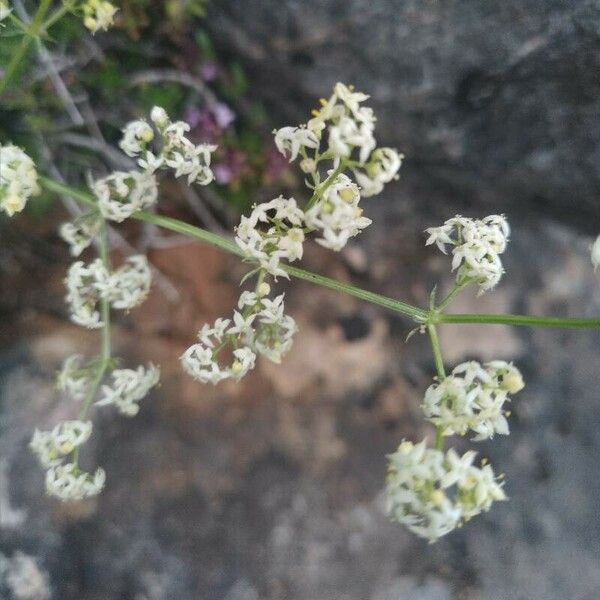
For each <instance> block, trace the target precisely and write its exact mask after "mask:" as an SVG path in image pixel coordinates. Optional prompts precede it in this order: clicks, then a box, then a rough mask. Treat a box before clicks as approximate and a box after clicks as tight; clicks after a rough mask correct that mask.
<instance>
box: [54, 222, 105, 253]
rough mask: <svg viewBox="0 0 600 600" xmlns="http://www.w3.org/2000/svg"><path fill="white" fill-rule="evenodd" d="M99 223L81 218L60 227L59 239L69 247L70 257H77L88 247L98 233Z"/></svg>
mask: <svg viewBox="0 0 600 600" xmlns="http://www.w3.org/2000/svg"><path fill="white" fill-rule="evenodd" d="M98 227H99V221H98V220H96V219H89V218H87V219H86V218H82V219H78V220H77V221H75V222H73V223H71V222H67V223H63V224H62V225H61V226H60V229H59V234H60V237H61V238H62V239H63V240H64V241H65V242H67V244H69V246H70V252H71V255H72V256H79V255H80V254H81V253H82V252H83V251H84V250H85V249H86V248H87V247H89V246H90V244H91V243H92V241H93V239H94V237H95V236H96V234H97V233H98Z"/></svg>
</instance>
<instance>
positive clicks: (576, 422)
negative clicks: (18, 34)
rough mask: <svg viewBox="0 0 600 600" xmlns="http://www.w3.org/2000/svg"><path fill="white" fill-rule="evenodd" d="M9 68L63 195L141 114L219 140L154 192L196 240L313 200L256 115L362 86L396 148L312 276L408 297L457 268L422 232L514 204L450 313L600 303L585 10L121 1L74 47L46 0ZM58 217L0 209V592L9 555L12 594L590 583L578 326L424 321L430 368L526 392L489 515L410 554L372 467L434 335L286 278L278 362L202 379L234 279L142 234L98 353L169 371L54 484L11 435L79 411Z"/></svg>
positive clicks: (422, 429) (408, 595) (264, 594)
mask: <svg viewBox="0 0 600 600" xmlns="http://www.w3.org/2000/svg"><path fill="white" fill-rule="evenodd" d="M31 4H32V5H33V4H35V3H31ZM13 5H14V8H15V10H16V11H20V12H21V13H23V11H25V12H27V11H31V10H32V9H34V8H35V7H34V6H32V5H29V4H27V3H25V4H23V3H21V2H20V1H17V2H14V3H13ZM15 39H16V38H11V37H4V38H3V39H2V41H1V43H0V64H5V61H6V57H7V56H8V55H9V53H10V51H11V48H14V44H15V43H16V42H15ZM26 67H27V68H26V69H24V70H23V72H22V73H21V77H20V80H19V82H18V83H17V84H16V85H14V86H13V87H12V89H11V91H10V92H9V93H7V94H5V96H4V97H3V98H2V101H1V102H2V105H1V113H0V134H1V139H2V140H3V141H4V140H11V141H13V142H14V143H17V144H20V145H22V146H23V147H24V148H26V149H27V151H28V152H29V153H30V154H31V155H32V156H35V158H36V160H37V162H38V163H39V164H40V165H43V170H44V171H45V172H47V173H50V174H51V175H52V176H54V177H56V178H61V177H62V178H65V179H66V180H67V181H68V182H69V183H71V184H72V185H83V184H85V182H86V178H87V177H88V176H94V177H100V176H102V175H105V174H107V173H108V172H110V171H111V170H115V169H123V168H127V167H128V159H127V157H125V156H124V155H123V154H121V152H120V151H118V150H117V149H116V143H117V141H118V139H119V130H120V128H121V127H122V125H123V124H124V123H125V122H127V121H128V120H131V119H133V118H137V117H139V116H142V115H144V114H145V113H147V111H148V110H149V109H150V108H151V107H152V106H153V105H154V104H160V105H162V106H164V107H165V108H166V109H167V111H168V112H169V113H171V114H172V115H173V116H174V117H175V118H178V117H180V118H184V119H186V120H187V121H188V122H190V123H191V124H192V126H193V129H192V134H193V136H194V138H195V139H196V140H198V141H211V142H214V143H217V144H219V150H218V152H217V157H216V160H215V169H214V170H215V175H216V182H215V183H214V184H213V185H211V186H209V187H208V188H198V189H195V190H193V191H191V192H190V191H189V190H187V191H186V188H184V187H180V186H179V184H178V183H176V182H173V181H170V180H164V181H163V182H161V198H160V204H159V209H160V211H161V212H162V213H164V214H168V215H172V216H176V217H179V218H182V219H184V220H186V221H188V222H191V223H196V224H200V225H202V226H204V227H207V228H209V229H212V230H214V231H217V232H222V231H225V230H231V227H232V224H234V223H235V222H236V221H237V219H238V218H239V214H240V212H243V211H245V210H247V209H248V208H249V206H250V205H251V204H253V203H254V202H260V201H263V200H265V199H270V198H272V197H274V196H276V195H278V194H279V193H286V194H295V195H296V196H297V197H303V196H305V195H306V189H305V188H303V186H302V179H301V177H300V174H299V172H298V171H297V170H295V168H294V167H293V166H292V167H290V166H289V165H288V164H287V162H286V161H285V159H283V158H282V157H281V156H280V155H279V154H278V153H277V152H276V150H275V147H274V145H273V143H272V136H271V133H270V132H271V130H272V129H273V128H275V127H281V126H283V125H288V124H296V123H299V122H304V121H305V120H306V119H307V117H308V114H309V111H310V109H311V108H313V107H314V106H316V104H317V102H318V98H319V97H321V96H327V95H328V94H329V92H330V90H331V88H332V86H333V84H334V83H335V82H336V81H342V82H345V83H352V84H354V85H355V86H356V87H357V88H358V89H359V90H362V91H365V92H367V93H369V94H371V100H370V104H371V105H372V106H373V108H374V109H375V111H376V114H377V116H378V123H377V130H376V137H377V139H378V141H379V142H380V143H381V144H382V145H389V146H393V147H397V148H398V149H399V150H400V151H402V152H404V153H405V154H406V161H405V164H404V165H403V167H402V170H401V179H400V180H399V181H398V182H396V183H393V184H390V185H388V186H387V188H386V190H385V192H384V193H383V194H382V195H381V196H377V197H375V198H372V199H366V200H363V203H364V208H365V212H366V214H367V216H369V217H370V218H372V219H373V225H372V226H371V227H369V228H368V229H367V230H366V231H365V232H364V233H363V234H361V235H360V236H359V237H358V238H356V240H355V241H354V242H353V243H351V244H349V246H348V247H347V248H346V249H345V250H344V251H343V252H342V253H341V254H339V255H338V254H335V255H334V254H333V253H331V252H328V251H326V250H323V249H322V248H320V247H317V246H316V245H312V244H309V245H307V246H308V247H307V251H306V257H305V259H304V261H303V263H304V265H305V266H306V267H307V268H310V269H313V270H316V271H318V272H320V273H323V274H327V275H329V276H332V277H336V278H339V279H342V280H344V281H348V282H354V283H356V284H358V285H361V286H362V287H365V288H368V289H370V290H373V291H378V292H381V293H384V294H387V295H390V296H394V297H398V298H400V299H405V300H407V301H409V302H411V303H414V304H418V305H421V306H423V305H426V304H427V299H428V295H429V292H430V290H431V288H432V287H433V285H434V284H435V283H438V284H439V285H440V286H441V288H442V290H448V289H450V287H451V285H452V276H451V275H450V273H449V261H448V260H447V258H445V257H443V256H441V255H440V254H439V253H437V252H436V251H434V250H431V249H430V248H429V249H426V248H425V247H424V235H423V229H424V228H425V227H429V226H434V225H438V224H441V222H443V221H444V220H445V219H447V218H449V217H451V216H453V215H455V214H457V213H460V214H464V215H467V216H473V217H482V216H485V215H487V214H490V213H505V214H506V215H507V217H508V219H509V221H510V223H511V224H512V229H513V233H512V241H511V243H510V245H509V249H508V251H507V253H506V254H505V255H504V259H505V260H504V263H505V266H506V270H507V274H506V275H505V277H504V279H503V281H502V282H501V284H500V285H499V286H498V288H497V289H496V290H495V291H494V292H492V293H488V294H486V295H484V296H482V297H480V298H475V297H474V296H470V295H469V294H465V295H464V296H461V297H460V299H459V300H457V301H456V303H455V305H454V307H453V309H454V310H456V311H457V312H519V313H532V314H535V313H537V314H547V315H569V316H597V315H598V314H600V286H599V285H598V283H599V282H598V276H597V275H594V273H593V270H592V266H591V264H590V260H589V247H590V243H591V241H592V238H593V236H595V235H597V234H598V233H600V219H599V216H600V204H599V203H598V196H599V192H600V143H599V140H600V120H599V118H598V115H599V114H600V79H599V77H598V73H599V67H600V4H599V3H598V2H597V1H596V0H569V1H567V0H564V1H561V0H546V1H545V2H536V3H522V2H518V1H516V0H506V1H505V2H502V3H490V2H479V1H476V0H469V1H462V2H459V1H454V0H450V1H448V2H437V1H434V0H420V1H410V0H370V1H367V0H303V1H298V0H278V1H275V0H246V1H245V2H239V1H235V0H212V1H204V0H188V1H183V0H182V1H178V0H168V1H165V2H163V1H158V0H155V1H150V0H123V2H121V3H120V11H119V13H118V19H117V26H116V28H114V29H112V30H111V31H109V32H108V33H105V34H104V33H103V34H98V35H96V36H95V37H92V36H91V35H88V33H87V32H86V30H84V28H83V27H82V25H81V22H80V19H79V18H77V17H67V18H65V19H64V20H63V21H61V22H60V23H58V24H57V25H56V26H55V27H54V28H53V29H52V38H51V39H48V40H44V41H43V42H42V43H41V44H40V45H39V46H38V47H37V48H35V49H34V51H33V52H32V53H31V54H30V56H29V59H28V61H27V64H26ZM72 210H73V207H72V206H71V205H70V204H69V202H68V201H64V202H60V201H59V200H57V199H56V198H50V197H42V198H40V199H38V200H37V201H36V202H34V203H32V206H31V207H30V209H29V210H28V212H27V213H26V214H25V215H22V216H21V217H19V218H13V219H11V220H10V221H9V220H8V219H4V218H3V219H0V280H1V283H0V598H7V599H11V598H17V596H15V592H14V590H11V586H10V585H9V583H8V580H7V578H6V576H4V577H3V576H2V572H4V573H5V575H6V571H7V570H8V569H9V568H10V566H11V565H13V566H14V564H15V561H18V560H21V561H25V562H27V561H28V560H29V562H28V563H27V564H28V568H29V575H28V581H29V582H30V592H31V593H30V595H28V596H24V595H23V596H18V599H19V600H21V599H22V598H42V599H45V598H48V597H51V598H53V599H54V598H57V599H58V598H60V599H61V600H88V599H89V600H117V599H118V600H121V599H122V600H130V599H131V600H163V599H165V600H167V599H168V600H171V599H173V600H567V599H569V600H571V599H572V600H595V599H597V598H598V597H599V595H600V561H599V559H600V542H599V539H600V510H599V509H600V501H599V498H600V468H599V467H598V453H599V451H600V427H599V422H600V417H599V416H598V410H599V408H600V400H599V398H598V387H599V382H600V354H599V353H598V347H599V344H600V333H599V332H586V331H561V330H526V329H517V328H507V327H499V326H446V327H444V328H442V331H441V342H442V348H443V352H444V355H445V359H446V361H447V363H448V364H449V365H453V364H455V363H457V362H460V361H463V360H466V359H478V360H486V359H495V358H498V359H506V360H514V361H515V362H516V364H517V365H518V366H519V368H520V369H521V370H522V371H523V373H524V376H525V379H526V382H527V387H526V388H525V390H524V391H523V392H521V393H520V394H519V395H518V396H517V397H516V398H515V400H514V402H513V406H512V407H511V408H512V411H513V416H512V418H511V430H512V433H511V435H510V436H509V437H508V438H502V437H498V438H496V439H494V440H492V441H491V442H486V443H481V444H479V445H478V448H477V449H478V450H479V452H480V455H481V456H486V457H489V459H490V461H491V462H492V464H493V465H494V467H495V469H496V471H497V472H504V473H505V474H506V477H507V483H506V488H505V489H506V491H507V493H508V495H509V496H510V497H511V500H510V502H507V503H502V504H500V505H496V506H494V507H493V508H492V510H491V512H490V513H488V514H485V515H482V516H480V517H478V518H477V519H474V520H473V521H472V522H471V523H469V524H468V525H466V526H465V527H464V528H462V529H461V530H459V531H457V532H455V533H453V534H451V535H449V536H447V537H445V538H443V539H442V540H441V541H440V542H438V543H437V544H434V545H428V544H427V543H426V542H424V541H422V540H420V539H417V538H415V537H414V536H412V535H411V534H410V533H409V532H407V531H406V530H405V529H404V528H403V527H401V526H398V525H395V524H392V523H390V522H388V521H387V519H386V517H385V516H384V513H383V509H382V505H383V504H382V491H383V487H384V479H385V469H386V459H385V455H386V454H387V453H389V452H391V451H393V450H394V449H395V447H396V446H397V445H398V443H399V442H400V441H401V439H402V438H404V437H406V438H409V439H412V440H415V441H417V440H419V439H421V438H422V437H423V436H426V435H431V430H430V429H429V428H428V426H427V425H426V424H425V422H424V420H423V418H422V416H421V413H420V408H419V402H420V398H421V397H422V394H423V392H424V390H425V389H426V387H427V386H428V385H429V383H430V381H431V377H432V373H433V372H434V365H433V360H432V357H431V353H430V350H429V346H428V343H427V340H426V339H423V336H414V337H412V338H411V339H410V341H409V342H408V343H405V342H404V339H405V337H406V335H407V333H408V331H409V330H410V328H411V325H410V323H409V322H407V321H406V320H404V319H403V318H401V317H399V316H397V315H395V314H393V313H388V312H385V311H384V310H383V309H378V308H374V307H372V306H370V305H366V304H363V303H361V302H359V301H357V300H354V299H351V298H346V297H344V296H341V295H338V294H335V293H334V292H329V291H326V290H323V289H320V288H317V287H313V286H311V285H310V284H308V283H304V282H292V284H284V283H282V284H281V286H280V289H281V290H285V292H286V294H287V296H286V298H287V301H288V310H289V312H290V313H291V314H292V315H293V316H294V318H295V319H296V320H297V322H298V324H299V327H300V332H299V334H298V335H297V337H296V341H295V344H294V347H293V349H292V351H291V352H290V353H289V355H288V356H287V357H286V358H285V360H284V362H283V364H282V365H281V366H279V367H277V366H275V365H272V364H266V362H265V361H260V364H259V366H258V368H257V369H256V371H254V372H253V373H251V374H250V375H249V376H248V377H246V378H245V379H244V380H243V381H242V382H241V383H239V384H235V383H226V384H221V385H219V386H217V387H212V386H203V385H201V384H198V383H196V382H194V381H192V380H191V379H190V378H189V377H187V376H185V375H183V373H182V372H181V370H180V367H179V362H178V356H179V355H180V354H181V353H182V351H183V350H184V349H185V348H186V347H187V346H188V345H189V344H190V342H191V341H192V339H193V338H194V336H195V333H196V332H197V330H198V328H199V327H200V326H201V325H202V323H204V322H206V321H210V320H213V319H214V318H216V317H217V316H220V315H223V314H226V313H228V312H230V310H231V308H232V306H233V305H234V303H235V301H236V298H237V294H238V281H239V278H240V277H241V276H242V275H243V273H244V271H245V267H244V266H243V265H240V263H239V262H238V261H237V260H236V259H234V258H232V257H230V256H228V255H225V254H223V253H221V252H219V251H217V250H216V249H213V248H211V247H208V246H204V245H201V244H198V243H192V242H190V241H189V240H187V239H183V238H180V237H178V236H175V235H172V234H166V233H164V232H161V231H157V230H155V229H153V228H151V227H143V226H141V225H140V224H138V223H128V224H125V225H121V226H118V227H116V228H115V230H114V231H113V233H112V234H111V246H112V249H113V252H114V254H115V255H118V254H127V253H129V252H131V251H132V248H135V249H137V250H141V251H143V252H147V253H148V256H149V258H150V259H151V261H152V263H153V265H154V266H155V267H156V269H157V275H156V277H155V284H154V286H153V291H152V293H151V295H150V297H149V299H148V300H147V302H146V303H145V304H144V305H142V307H141V308H138V309H135V310H133V311H132V312H131V313H130V314H127V315H122V316H119V317H117V319H116V322H115V326H114V329H113V331H114V340H115V342H114V344H115V352H116V354H118V355H119V356H121V357H123V359H124V360H125V362H126V364H130V365H136V364H138V363H141V362H148V361H150V360H152V361H154V362H156V363H159V364H160V365H161V367H162V372H163V378H162V386H161V387H160V388H159V389H158V390H155V391H154V392H153V393H152V395H151V396H150V397H148V398H147V399H145V400H144V402H143V405H142V409H141V411H140V414H139V415H138V416H137V417H136V418H135V419H131V420H130V419H126V418H123V417H121V416H120V415H118V414H117V413H116V412H115V411H110V410H106V411H97V412H96V413H95V435H94V436H93V438H92V440H91V441H90V443H88V445H87V448H86V455H85V459H84V460H85V461H87V462H88V463H89V465H90V466H91V465H96V464H99V465H102V466H103V467H104V468H105V469H106V471H107V475H108V481H107V485H106V489H105V491H104V493H103V494H102V495H101V496H100V497H99V498H98V499H97V500H96V501H86V502H81V503H75V504H58V503H56V502H55V501H53V500H51V499H49V498H47V497H46V496H45V494H44V488H43V472H42V470H41V469H40V468H39V467H38V465H37V464H36V462H35V460H34V458H33V457H32V456H31V455H30V453H29V451H28V449H27V444H28V442H29V439H30V437H31V433H32V430H33V429H34V428H35V427H36V426H37V427H45V428H47V427H49V426H52V425H54V424H55V423H56V422H57V421H58V420H61V419H65V418H69V417H71V416H72V415H73V414H74V411H75V412H76V407H74V405H72V404H70V403H69V402H67V401H65V400H64V399H63V398H61V397H60V394H59V393H58V392H56V390H55V388H54V381H53V378H54V373H55V371H56V369H57V368H58V367H59V365H60V364H61V362H62V360H63V359H64V358H65V357H66V356H67V355H68V354H71V353H73V352H83V353H87V354H89V355H91V354H93V353H94V352H95V351H96V348H97V335H96V334H95V333H94V332H88V331H84V330H82V329H81V328H78V327H76V326H74V325H72V324H71V323H70V322H69V320H68V314H67V310H66V306H65V304H64V302H63V296H64V288H63V283H62V280H63V278H64V276H65V272H66V269H67V267H68V265H69V262H70V258H69V255H68V251H67V248H66V246H65V245H64V244H63V243H62V242H61V241H60V240H59V238H58V236H57V234H56V230H57V227H58V226H59V224H60V223H61V222H62V221H64V220H65V219H68V218H69V211H72ZM457 444H458V445H459V447H460V448H461V449H463V450H464V449H466V448H467V444H466V443H464V442H457ZM17 557H20V558H17ZM27 557H29V559H28V558H27ZM45 589H51V596H49V595H48V594H47V593H46V592H44V590H45Z"/></svg>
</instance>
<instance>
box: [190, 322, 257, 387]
mask: <svg viewBox="0 0 600 600" xmlns="http://www.w3.org/2000/svg"><path fill="white" fill-rule="evenodd" d="M253 320H254V315H251V316H250V317H248V316H244V315H242V314H241V313H238V312H237V311H236V312H235V313H234V324H233V326H232V327H229V325H230V323H231V321H230V320H229V319H217V320H216V321H215V323H214V325H213V326H212V327H210V326H208V325H207V324H205V325H204V326H203V327H202V329H200V332H199V333H198V339H199V340H200V342H199V343H197V344H193V345H192V346H190V347H189V348H188V349H187V350H186V351H185V352H184V353H183V355H182V356H181V364H182V366H183V369H184V370H185V371H186V372H187V373H188V374H189V375H191V376H192V377H193V378H194V379H196V380H198V381H200V382H202V383H212V384H213V385H216V384H217V383H219V382H220V381H223V380H224V379H235V380H239V379H241V378H242V377H243V376H244V375H246V373H248V371H250V370H251V369H253V368H254V364H255V359H256V354H255V353H254V352H253V351H252V349H251V348H250V347H249V344H250V343H251V342H252V338H253V335H254V332H253V329H252V327H251V325H252V321H253ZM226 346H233V351H232V355H233V360H232V361H231V364H230V365H221V364H220V363H219V354H220V353H221V352H222V351H223V350H224V348H225V347H226Z"/></svg>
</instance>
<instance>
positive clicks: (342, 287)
mask: <svg viewBox="0 0 600 600" xmlns="http://www.w3.org/2000/svg"><path fill="white" fill-rule="evenodd" d="M132 217H133V218H134V219H139V220H140V221H145V222H147V223H153V224H154V225H158V226H159V227H163V228H165V229H170V230H171V231H176V232H177V233H182V234H184V235H188V236H190V237H193V238H195V239H198V240H200V241H203V242H207V243H208V244H211V245H213V246H216V247H217V248H221V249H222V250H225V251H227V252H230V253H231V254H236V255H237V256H240V257H242V258H243V257H244V253H243V251H242V250H241V249H240V248H238V246H237V245H236V244H235V243H234V242H232V241H230V240H228V239H226V238H224V237H221V236H220V235H217V234H216V233H212V232H210V231H206V230H205V229H200V228H199V227H194V226H193V225H188V224H187V223H183V222H182V221H179V220H177V219H171V218H170V217H163V216H160V215H155V214H153V213H147V212H144V211H140V212H137V213H134V214H133V215H132ZM281 268H282V269H283V270H284V271H285V272H286V273H288V274H289V275H291V276H292V277H295V278H296V279H303V280H304V281H310V282H311V283H314V284H315V285H320V286H321V287H326V288H329V289H331V290H336V291H338V292H343V293H345V294H348V295H349V296H354V297H355V298H360V299H361V300H366V301H367V302H370V303H371V304H377V305H379V306H383V307H385V308H388V309H390V310H393V311H395V312H398V313H401V314H403V315H405V316H407V317H410V318H411V319H413V320H415V321H417V322H419V323H422V322H423V321H425V319H426V317H427V313H426V312H425V311H424V310H421V309H420V308H417V307H416V306H412V305H411V304H407V303H405V302H401V301H399V300H394V299H393V298H389V297H388V296H383V295H381V294H376V293H374V292H369V291H367V290H363V289H362V288H359V287H356V286H353V285H350V284H348V283H342V282H341V281H337V280H336V279H330V278H329V277H324V276H323V275H318V274H317V273H313V272H311V271H305V270H304V269H299V268H298V267H292V266H290V265H281Z"/></svg>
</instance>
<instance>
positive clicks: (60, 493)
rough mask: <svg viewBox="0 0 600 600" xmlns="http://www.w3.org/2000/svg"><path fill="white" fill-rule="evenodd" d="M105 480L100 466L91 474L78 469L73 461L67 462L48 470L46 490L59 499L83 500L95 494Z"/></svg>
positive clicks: (104, 474)
mask: <svg viewBox="0 0 600 600" xmlns="http://www.w3.org/2000/svg"><path fill="white" fill-rule="evenodd" d="M105 481H106V473H105V472H104V469H101V468H100V467H98V469H96V471H95V473H94V474H93V475H91V474H90V473H85V472H82V471H80V470H79V469H78V468H77V467H76V466H75V465H74V464H73V463H68V464H66V465H58V466H56V467H51V468H50V469H49V470H48V472H47V473H46V492H47V493H48V495H50V496H55V497H56V498H60V499H61V500H83V499H84V498H91V497H93V496H97V495H98V494H99V493H100V492H101V491H102V488H103V487H104V483H105Z"/></svg>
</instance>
